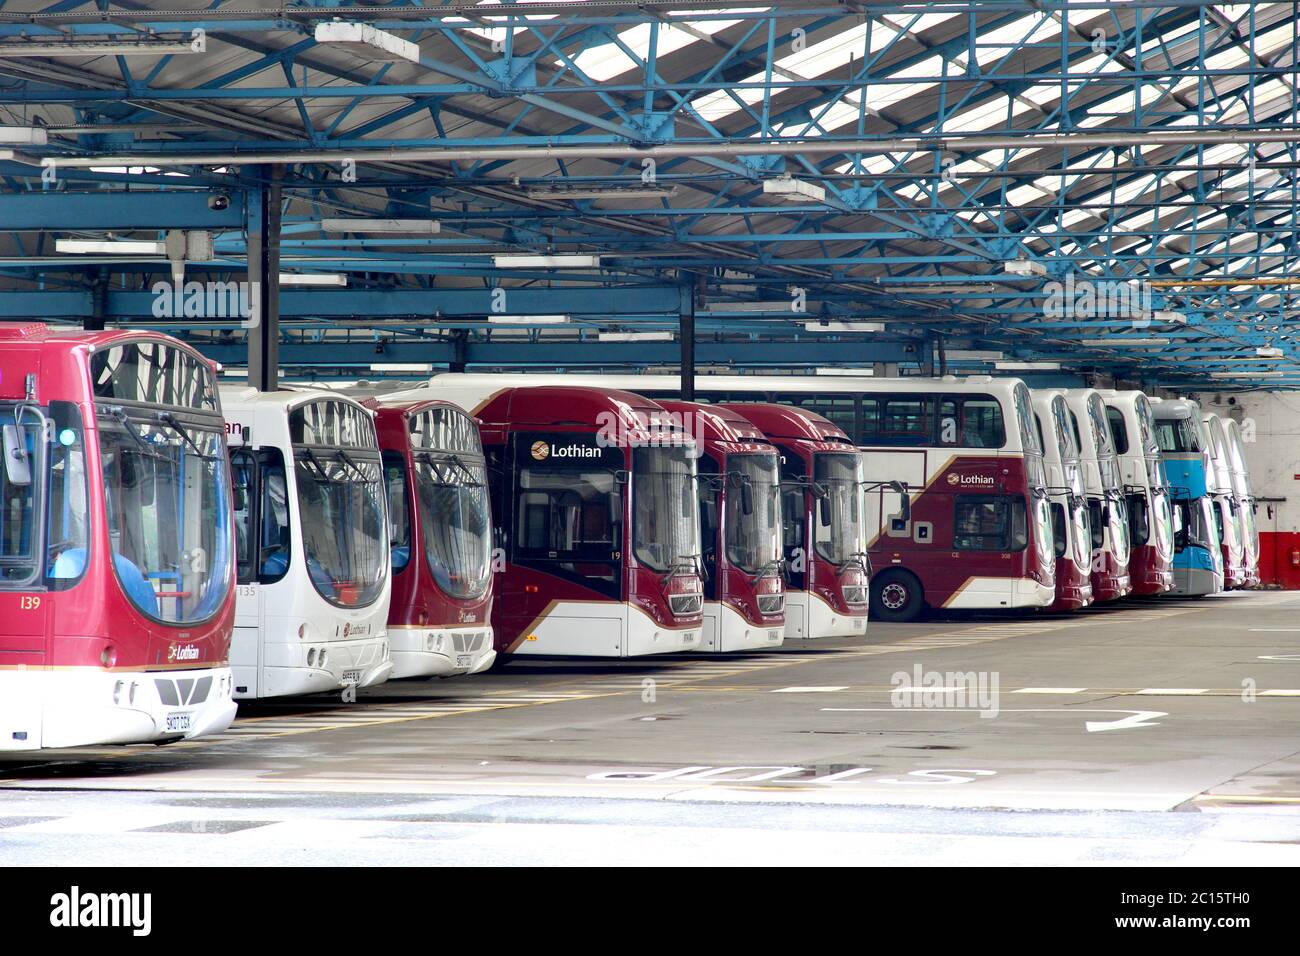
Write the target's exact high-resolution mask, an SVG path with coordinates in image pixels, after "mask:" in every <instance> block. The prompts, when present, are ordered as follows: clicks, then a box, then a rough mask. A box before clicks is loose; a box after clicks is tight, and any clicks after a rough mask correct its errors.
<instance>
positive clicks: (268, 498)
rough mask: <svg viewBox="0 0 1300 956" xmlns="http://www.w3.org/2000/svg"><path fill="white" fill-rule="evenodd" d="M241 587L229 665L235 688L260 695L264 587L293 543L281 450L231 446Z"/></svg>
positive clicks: (280, 571) (280, 572) (284, 565)
mask: <svg viewBox="0 0 1300 956" xmlns="http://www.w3.org/2000/svg"><path fill="white" fill-rule="evenodd" d="M230 471H231V478H232V487H233V490H234V499H235V515H234V517H235V553H236V555H237V559H238V563H237V566H236V567H237V571H238V578H237V582H238V583H237V587H236V600H235V635H234V641H233V642H232V644H231V647H230V666H231V668H232V670H233V671H234V675H235V692H236V693H238V694H240V695H241V696H242V695H248V696H250V697H256V696H259V690H258V688H259V685H260V684H261V675H262V671H263V668H264V667H265V665H266V661H265V641H263V640H262V634H263V632H264V629H265V627H266V608H265V601H264V594H263V586H264V585H266V584H272V583H274V582H276V581H279V580H280V579H281V578H283V577H284V576H285V574H287V573H288V571H289V562H290V558H291V552H292V547H291V543H290V532H289V503H288V494H287V485H286V478H285V468H284V456H283V455H282V453H281V452H280V451H279V450H278V449H257V450H255V449H252V448H238V447H237V448H232V449H231V451H230Z"/></svg>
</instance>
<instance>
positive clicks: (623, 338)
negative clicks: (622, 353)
mask: <svg viewBox="0 0 1300 956" xmlns="http://www.w3.org/2000/svg"><path fill="white" fill-rule="evenodd" d="M597 338H598V339H599V340H600V341H601V342H671V341H672V340H673V333H671V332H601V333H600V335H598V336H597Z"/></svg>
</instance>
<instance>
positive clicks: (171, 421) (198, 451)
mask: <svg viewBox="0 0 1300 956" xmlns="http://www.w3.org/2000/svg"><path fill="white" fill-rule="evenodd" d="M158 421H160V422H162V423H163V424H164V425H166V426H167V427H168V428H170V429H171V430H172V431H174V432H176V434H178V435H180V436H181V438H183V439H184V440H185V444H187V445H189V446H190V447H191V448H193V449H194V454H195V455H197V456H198V457H199V459H200V460H201V461H217V460H219V459H220V456H219V455H208V454H205V453H204V451H203V449H202V448H200V447H199V443H198V442H196V441H195V440H194V439H193V438H191V437H190V434H189V432H187V431H186V430H185V426H183V425H182V424H181V423H180V422H178V421H177V420H176V416H175V415H173V414H172V413H171V412H159V413H158Z"/></svg>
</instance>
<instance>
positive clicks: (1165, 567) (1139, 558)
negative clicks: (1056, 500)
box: [1099, 389, 1174, 595]
mask: <svg viewBox="0 0 1300 956" xmlns="http://www.w3.org/2000/svg"><path fill="white" fill-rule="evenodd" d="M1099 393H1100V394H1101V396H1102V401H1103V403H1104V404H1105V406H1106V418H1107V420H1108V421H1109V423H1110V433H1111V441H1112V442H1113V444H1114V446H1115V455H1116V461H1117V462H1118V464H1119V470H1120V481H1121V482H1122V488H1123V492H1124V504H1125V507H1126V509H1127V512H1128V527H1129V546H1130V554H1129V580H1130V583H1131V584H1132V587H1133V593H1134V594H1142V595H1153V594H1163V593H1164V592H1166V591H1168V590H1169V589H1170V588H1172V587H1173V586H1174V576H1173V559H1174V526H1173V513H1172V509H1171V507H1170V503H1169V491H1168V488H1167V487H1166V485H1165V477H1164V470H1163V469H1162V468H1161V467H1160V447H1159V445H1158V444H1157V443H1156V437H1155V422H1154V420H1153V418H1152V413H1151V403H1150V401H1149V400H1148V398H1147V396H1146V395H1145V394H1143V393H1142V392H1139V391H1135V390H1126V391H1116V390H1114V389H1099Z"/></svg>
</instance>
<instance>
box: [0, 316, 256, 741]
mask: <svg viewBox="0 0 1300 956" xmlns="http://www.w3.org/2000/svg"><path fill="white" fill-rule="evenodd" d="M0 434H2V435H3V453H4V465H3V467H0V495H2V496H3V501H4V503H5V507H4V509H3V512H2V513H0V616H3V620H4V628H3V633H0V654H2V656H3V658H4V665H5V666H2V667H0V751H15V750H39V749H42V748H59V747H76V746H87V745H95V744H130V743H165V742H169V741H175V740H182V739H186V738H191V737H198V736H201V735H204V734H212V733H219V732H221V731H222V730H225V729H226V728H227V727H228V726H229V725H230V723H231V721H232V720H233V719H234V716H235V706H236V705H235V703H234V700H233V699H232V696H231V693H232V683H233V681H232V676H231V671H230V667H229V651H230V640H231V628H232V626H233V623H234V575H233V572H232V565H233V550H234V540H233V535H232V531H231V499H230V480H229V469H228V467H227V465H226V460H225V443H224V439H223V427H222V418H221V406H220V402H219V400H218V398H217V393H216V387H215V373H214V370H213V368H212V366H211V363H209V362H208V361H207V360H206V359H204V358H202V357H201V356H199V355H198V354H197V353H196V352H194V351H192V350H191V349H189V348H188V347H187V346H184V345H182V344H181V343H179V342H177V341H175V340H173V339H169V338H167V337H165V336H160V335H154V334H139V333H130V332H120V331H114V332H81V331H75V332H74V331H58V332H53V331H50V330H48V329H46V328H45V327H44V326H42V325H39V324H32V325H26V326H8V327H5V328H4V329H0Z"/></svg>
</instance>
